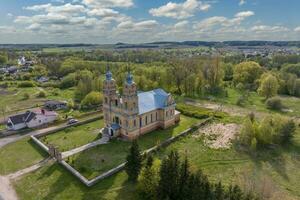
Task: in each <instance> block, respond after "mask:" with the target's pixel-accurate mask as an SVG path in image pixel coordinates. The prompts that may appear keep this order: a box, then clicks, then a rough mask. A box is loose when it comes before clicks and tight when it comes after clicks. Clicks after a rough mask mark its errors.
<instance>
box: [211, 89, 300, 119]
mask: <svg viewBox="0 0 300 200" xmlns="http://www.w3.org/2000/svg"><path fill="white" fill-rule="evenodd" d="M227 91H228V97H220V98H218V97H216V98H215V101H217V102H222V103H226V104H230V105H236V102H237V101H238V99H239V97H240V96H241V93H240V92H239V91H237V90H236V89H232V88H227ZM279 98H280V99H281V100H282V103H283V105H285V106H286V107H287V108H288V109H290V110H291V111H292V112H285V113H284V112H277V111H272V110H269V109H267V107H266V105H265V100H264V97H261V96H259V95H258V94H257V93H256V92H250V93H249V98H248V100H247V101H246V102H245V104H244V107H245V108H248V109H251V110H256V111H261V112H270V113H281V114H286V115H289V116H300V98H297V97H292V96H279Z"/></svg>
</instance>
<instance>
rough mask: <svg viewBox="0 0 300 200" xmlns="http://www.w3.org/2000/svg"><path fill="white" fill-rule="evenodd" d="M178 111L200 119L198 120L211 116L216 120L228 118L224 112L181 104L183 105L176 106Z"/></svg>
mask: <svg viewBox="0 0 300 200" xmlns="http://www.w3.org/2000/svg"><path fill="white" fill-rule="evenodd" d="M176 109H177V110H178V111H180V112H181V113H182V114H184V115H187V116H190V117H194V118H198V119H206V118H208V117H210V116H214V117H216V118H224V117H225V116H226V113H224V112H215V111H213V110H210V109H206V108H200V107H196V106H192V105H186V104H181V103H180V104H177V105H176Z"/></svg>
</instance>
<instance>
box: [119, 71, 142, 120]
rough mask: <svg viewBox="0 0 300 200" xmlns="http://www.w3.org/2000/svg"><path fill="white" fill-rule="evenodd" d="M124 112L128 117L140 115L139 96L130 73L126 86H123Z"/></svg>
mask: <svg viewBox="0 0 300 200" xmlns="http://www.w3.org/2000/svg"><path fill="white" fill-rule="evenodd" d="M122 101H123V108H122V109H123V111H124V112H125V113H127V114H128V115H136V114H138V112H139V111H138V95H137V88H136V84H135V82H134V81H133V76H132V74H131V73H130V71H128V73H127V76H126V80H125V84H124V86H123V96H122Z"/></svg>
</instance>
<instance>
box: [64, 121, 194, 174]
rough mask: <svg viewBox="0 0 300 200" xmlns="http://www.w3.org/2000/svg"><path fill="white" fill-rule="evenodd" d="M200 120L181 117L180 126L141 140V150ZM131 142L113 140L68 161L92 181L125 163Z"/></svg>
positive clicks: (150, 134) (152, 134) (76, 155)
mask: <svg viewBox="0 0 300 200" xmlns="http://www.w3.org/2000/svg"><path fill="white" fill-rule="evenodd" d="M197 121H198V120H197V119H194V118H190V117H186V116H181V121H180V124H179V125H176V126H174V127H171V128H169V129H167V130H157V131H154V132H152V133H149V134H146V135H144V136H142V137H140V138H139V140H138V143H139V145H140V148H141V150H145V149H149V148H151V147H153V146H155V145H156V144H157V143H158V142H162V141H164V140H166V139H167V138H170V137H171V136H174V135H177V134H179V133H180V132H182V131H184V130H186V129H187V128H189V127H190V126H192V125H193V124H195V123H196V122H197ZM130 145H131V144H130V142H124V141H120V140H113V141H111V142H110V143H109V144H105V145H100V146H97V147H95V148H92V149H88V150H86V151H84V152H81V153H79V154H75V155H74V156H72V157H70V158H69V159H67V161H69V163H71V165H73V167H75V168H76V169H77V170H79V171H80V172H81V173H82V174H83V175H84V176H85V177H87V178H89V179H91V178H94V177H96V176H98V175H100V174H101V173H103V172H106V171H108V170H109V169H111V168H113V167H116V166H117V165H119V164H121V163H123V162H124V161H125V159H126V155H127V152H128V149H129V147H130Z"/></svg>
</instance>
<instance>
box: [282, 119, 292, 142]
mask: <svg viewBox="0 0 300 200" xmlns="http://www.w3.org/2000/svg"><path fill="white" fill-rule="evenodd" d="M281 121H283V120H281ZM295 131H296V124H295V122H294V121H293V120H287V121H284V122H283V123H282V125H281V127H280V128H279V137H280V143H281V144H287V143H290V142H291V140H292V138H293V136H294V134H295Z"/></svg>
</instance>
